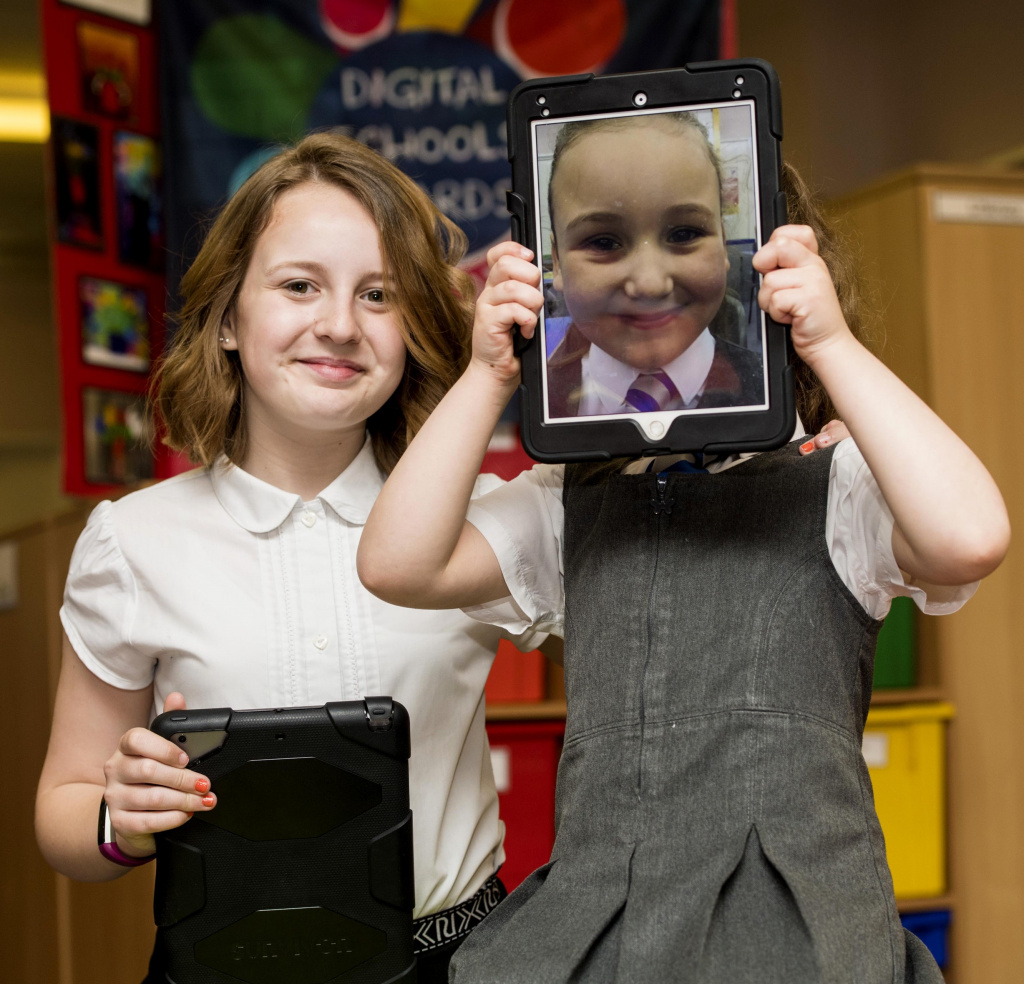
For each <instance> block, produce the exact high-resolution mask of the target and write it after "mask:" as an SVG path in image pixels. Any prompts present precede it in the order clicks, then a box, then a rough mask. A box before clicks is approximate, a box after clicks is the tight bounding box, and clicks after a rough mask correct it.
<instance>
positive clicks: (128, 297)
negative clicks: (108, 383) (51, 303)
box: [78, 277, 150, 372]
mask: <svg viewBox="0 0 1024 984" xmlns="http://www.w3.org/2000/svg"><path fill="white" fill-rule="evenodd" d="M78 296H79V298H80V300H81V314H82V360H83V361H84V362H87V363H88V364H89V365H93V366H109V367H110V368H113V369H128V370H130V371H132V372H148V371H149V366H150V358H149V320H148V303H147V300H146V291H145V290H144V289H143V288H141V287H129V286H127V285H126V284H119V283H115V282H114V281H112V280H100V279H99V278H97V277H82V278H81V279H80V280H79V281H78Z"/></svg>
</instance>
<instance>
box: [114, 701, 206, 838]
mask: <svg viewBox="0 0 1024 984" xmlns="http://www.w3.org/2000/svg"><path fill="white" fill-rule="evenodd" d="M184 709H185V698H184V697H182V695H181V694H178V693H173V694H169V695H168V697H167V699H166V700H165V701H164V711H183V710H184ZM187 765H188V756H187V755H186V754H185V753H184V752H183V751H182V750H181V749H180V748H178V747H177V745H174V744H172V743H171V742H169V741H168V740H167V739H166V738H161V737H160V736H159V735H157V734H154V733H153V732H152V731H150V730H149V729H148V728H132V729H131V730H129V731H126V732H125V733H124V734H123V735H122V736H121V740H120V741H119V742H118V744H117V750H116V751H115V752H114V754H113V755H111V756H110V758H109V759H107V761H106V763H105V764H104V766H103V774H104V776H105V778H106V788H105V790H104V793H103V798H104V799H105V800H106V803H107V811H108V812H109V814H110V822H111V826H112V827H113V828H114V831H115V832H116V833H117V838H118V843H119V845H121V846H122V850H125V853H127V854H132V855H136V856H138V857H144V856H145V855H148V854H152V853H153V852H154V851H155V850H156V844H155V842H154V840H153V834H155V833H158V832H159V831H163V830H172V829H173V828H175V827H180V826H181V825H182V824H183V823H185V822H186V821H187V820H189V819H190V818H191V817H192V814H193V813H195V812H198V811H202V810H212V809H213V807H214V805H215V804H216V802H217V797H216V796H215V795H214V794H213V793H211V792H210V780H209V779H207V778H206V777H205V776H201V775H199V774H198V773H196V772H191V771H190V770H189V769H187V768H186V766H187Z"/></svg>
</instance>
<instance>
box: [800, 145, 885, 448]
mask: <svg viewBox="0 0 1024 984" xmlns="http://www.w3.org/2000/svg"><path fill="white" fill-rule="evenodd" d="M782 192H783V194H784V195H785V196H786V211H787V212H788V220H787V221H789V222H791V223H795V224H797V225H806V226H810V227H811V229H812V230H813V231H814V236H815V238H816V239H817V240H818V255H819V256H820V257H821V258H822V259H823V260H824V261H825V266H827V267H828V272H829V274H830V275H831V277H832V285H833V286H834V287H835V289H836V297H837V298H838V299H839V306H840V308H842V311H843V317H844V318H845V319H846V323H847V324H848V325H849V326H850V331H851V332H852V333H853V336H854V338H856V339H857V340H858V341H859V342H860V343H861V344H862V345H865V346H866V347H867V348H869V349H874V348H875V344H874V342H875V338H874V334H875V331H874V316H873V314H872V312H871V310H870V306H869V305H868V303H867V301H866V300H865V293H864V290H863V287H862V284H861V281H860V275H859V272H858V267H859V255H858V251H857V249H856V248H855V247H854V244H853V243H852V241H851V240H850V239H849V237H847V236H846V235H844V234H843V233H842V232H841V231H840V230H839V228H838V227H837V226H836V224H835V222H834V221H832V220H831V219H830V218H829V217H828V216H827V215H826V213H825V211H824V209H823V208H822V207H821V204H820V203H819V202H818V200H817V198H816V197H815V196H814V195H813V194H812V193H811V191H810V189H809V188H808V187H807V184H806V182H805V181H804V179H803V178H802V177H800V174H799V172H798V171H797V170H796V168H794V167H793V166H792V165H790V164H783V165H782ZM793 373H794V382H795V387H796V412H797V413H798V414H799V415H800V420H801V422H802V423H803V425H804V430H806V431H807V433H808V434H817V432H818V431H819V430H821V428H822V427H824V426H825V424H827V423H828V422H829V421H830V420H833V419H834V418H836V417H837V416H838V414H837V413H836V408H835V407H834V406H833V405H832V400H831V399H830V398H829V395H828V393H826V392H825V387H824V386H822V385H821V382H820V380H819V379H818V377H817V376H815V375H814V371H813V370H812V369H811V367H810V366H808V365H807V363H806V362H804V361H803V360H802V359H799V358H794V363H793Z"/></svg>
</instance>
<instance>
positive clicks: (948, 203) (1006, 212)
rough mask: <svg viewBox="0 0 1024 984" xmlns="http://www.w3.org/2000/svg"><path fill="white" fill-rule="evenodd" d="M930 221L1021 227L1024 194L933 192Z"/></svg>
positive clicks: (1023, 218)
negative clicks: (931, 219)
mask: <svg viewBox="0 0 1024 984" xmlns="http://www.w3.org/2000/svg"><path fill="white" fill-rule="evenodd" d="M932 218H933V219H934V220H935V221H936V222H971V223H974V224H977V225H1024V195H986V194H983V193H981V192H974V191H936V192H933V193H932Z"/></svg>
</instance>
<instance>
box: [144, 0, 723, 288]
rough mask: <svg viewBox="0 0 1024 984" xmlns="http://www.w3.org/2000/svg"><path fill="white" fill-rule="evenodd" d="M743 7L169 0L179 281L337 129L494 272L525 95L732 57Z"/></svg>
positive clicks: (170, 206) (170, 231)
mask: <svg viewBox="0 0 1024 984" xmlns="http://www.w3.org/2000/svg"><path fill="white" fill-rule="evenodd" d="M729 2H730V0H726V3H723V4H721V5H720V3H719V0H560V2H558V3H551V2H550V0H173V2H166V0H165V2H162V3H160V4H159V5H158V12H159V17H160V25H159V39H160V47H161V52H160V71H161V76H162V79H161V96H162V100H163V129H164V147H165V156H166V167H165V172H164V173H165V199H166V207H167V214H166V235H167V245H168V250H169V254H170V256H171V257H172V260H171V263H172V267H174V268H173V269H170V270H169V271H168V273H169V283H170V284H171V285H174V284H176V283H177V281H178V278H179V276H180V273H181V272H182V268H183V266H184V265H186V264H187V263H188V262H189V261H190V260H191V258H192V257H193V256H194V255H195V251H196V249H197V248H198V244H199V242H200V240H201V236H202V233H203V231H204V229H205V228H206V225H207V223H208V219H209V217H210V216H211V215H212V214H213V213H214V212H215V210H216V208H217V207H218V206H220V205H221V204H223V202H224V201H225V200H226V199H227V198H228V197H229V196H230V195H231V194H232V192H233V191H234V190H235V189H236V188H237V187H238V186H239V185H240V184H241V183H242V182H243V181H244V180H245V179H246V178H247V177H248V176H249V175H250V174H251V173H252V172H253V171H254V170H255V169H256V168H257V167H258V166H259V165H260V164H261V163H262V162H263V161H265V160H266V159H267V158H268V157H270V156H273V155H274V154H275V153H277V152H278V150H279V149H280V147H281V146H282V145H284V144H287V143H290V142H294V141H295V140H297V139H299V138H300V137H301V136H302V135H303V134H305V133H306V132H308V131H309V130H313V129H321V128H325V127H342V128H344V130H345V132H347V133H349V134H351V135H352V136H354V137H355V138H356V139H358V140H360V141H362V142H364V143H366V144H368V145H369V146H371V147H373V148H375V149H376V150H378V151H380V153H382V154H384V155H386V156H387V157H389V158H391V159H392V160H394V161H395V162H396V163H397V164H398V166H399V167H401V168H402V169H403V170H404V171H406V173H408V174H409V175H410V176H412V177H413V178H414V179H415V180H416V181H417V182H418V183H419V184H420V185H421V186H422V187H423V188H424V189H426V191H427V192H428V193H429V194H430V195H431V197H432V198H433V200H434V201H435V202H436V203H437V205H438V207H439V208H440V209H441V210H442V211H444V212H445V213H446V214H447V215H448V216H449V217H451V218H452V219H453V220H454V221H455V222H457V223H458V224H459V225H460V227H461V228H462V229H463V230H464V231H465V233H466V235H467V236H468V237H469V242H470V254H469V256H468V257H467V261H466V266H467V268H468V269H470V270H471V272H474V273H477V274H478V273H479V271H480V269H481V268H482V261H483V256H484V254H485V252H486V250H487V249H488V247H490V246H491V245H492V244H493V243H495V242H497V241H499V240H501V239H504V238H507V236H508V228H509V226H508V214H507V213H506V211H505V189H506V188H507V187H508V184H509V167H508V160H507V155H506V144H505V103H506V100H507V98H508V94H509V92H510V91H511V90H512V89H513V88H514V87H515V86H516V85H517V84H518V83H519V82H520V81H521V80H523V79H525V78H534V77H538V76H545V75H568V74H575V73H582V72H594V73H609V72H626V71H640V70H648V69H658V68H671V67H677V66H681V65H684V64H686V63H687V62H691V61H703V60H708V59H713V58H717V57H720V56H722V55H727V54H731V52H729V51H723V46H722V44H721V42H720V39H721V38H723V36H724V35H723V31H722V25H721V23H720V21H721V11H722V10H724V9H729V10H731V8H730V7H729ZM728 33H729V31H728V24H726V34H728ZM726 47H728V45H726Z"/></svg>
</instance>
